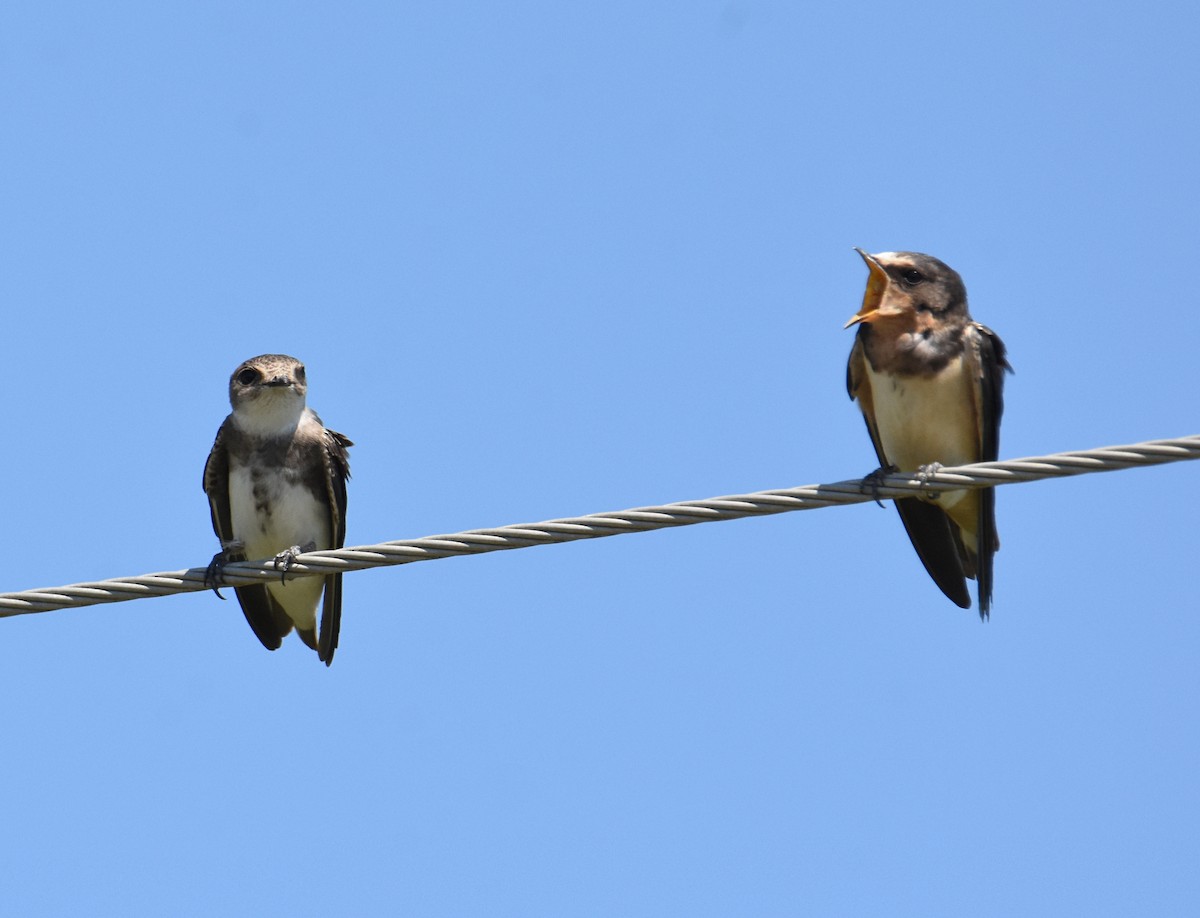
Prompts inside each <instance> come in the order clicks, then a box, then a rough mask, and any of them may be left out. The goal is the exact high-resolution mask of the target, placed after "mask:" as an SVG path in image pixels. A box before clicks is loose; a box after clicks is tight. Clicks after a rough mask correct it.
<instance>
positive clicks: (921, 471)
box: [916, 462, 945, 500]
mask: <svg viewBox="0 0 1200 918" xmlns="http://www.w3.org/2000/svg"><path fill="white" fill-rule="evenodd" d="M944 468H945V466H944V465H942V464H941V463H940V462H930V463H927V464H925V465H921V466H918V467H917V474H916V479H917V481H919V482H921V487H922V488H924V487H926V486H927V485H928V484H929V479H930V478H932V477H933V476H934V475H936V474H937V473H938V472H940V471H941V470H942V469H944ZM941 496H942V495H941V493H940V492H937V491H934V492H933V493H931V494H930V495H929V497H928V499H929V500H937V499H938V498H939V497H941Z"/></svg>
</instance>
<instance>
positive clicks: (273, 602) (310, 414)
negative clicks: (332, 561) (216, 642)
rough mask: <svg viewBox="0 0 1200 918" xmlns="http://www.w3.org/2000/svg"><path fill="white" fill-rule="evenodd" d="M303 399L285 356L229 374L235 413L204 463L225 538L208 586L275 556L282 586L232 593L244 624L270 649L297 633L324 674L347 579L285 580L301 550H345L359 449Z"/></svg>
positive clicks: (301, 380)
mask: <svg viewBox="0 0 1200 918" xmlns="http://www.w3.org/2000/svg"><path fill="white" fill-rule="evenodd" d="M307 392H308V384H307V382H306V381H305V376H304V364H302V363H301V362H300V361H299V360H297V359H296V358H294V357H288V356H286V355H284V354H263V355H262V356H260V357H251V358H250V359H249V360H247V361H246V362H245V363H243V364H242V365H241V366H239V367H238V368H237V369H236V370H234V371H233V376H231V377H230V379H229V402H230V404H231V405H232V406H233V413H232V414H230V415H229V416H228V417H227V418H225V422H224V423H223V424H222V425H221V429H220V430H218V431H217V439H216V442H215V443H213V448H212V452H210V453H209V454H208V462H206V463H205V465H204V493H205V494H207V495H208V504H209V509H210V511H211V512H212V524H213V530H214V531H215V532H216V534H217V538H219V539H220V540H221V550H220V551H219V552H217V554H216V555H214V556H213V560H212V563H211V564H210V565H209V567H208V573H207V576H206V578H205V581H206V583H207V584H208V585H209V586H211V587H212V588H213V589H214V590H216V589H217V588H218V587H220V586H222V585H223V583H224V577H223V571H224V567H225V565H226V564H228V563H230V562H233V561H245V560H247V559H250V560H257V559H261V558H273V559H274V561H275V567H276V568H277V569H278V570H280V571H281V572H282V573H281V575H280V578H279V582H278V583H276V582H275V581H274V580H272V581H271V582H269V583H264V584H255V585H253V586H240V587H235V588H234V592H236V593H237V598H238V602H239V603H240V604H241V607H242V612H243V613H244V614H245V616H246V621H247V622H249V623H250V627H251V628H252V629H253V630H254V633H255V634H256V635H257V636H258V639H259V640H260V641H262V644H263V646H264V647H266V648H267V649H268V650H277V649H278V648H279V645H280V644H281V643H282V641H283V638H284V637H285V636H286V635H287V633H288V632H289V631H291V630H292V628H293V627H294V628H295V629H296V633H297V634H299V635H300V639H301V640H302V641H304V643H305V644H307V645H308V646H309V647H311V648H312V649H313V650H315V651H316V652H317V657H318V658H319V659H320V660H321V661H322V662H323V663H324V664H325V665H326V666H328V665H329V664H330V663H332V662H333V652H334V651H335V650H336V649H337V645H338V631H339V629H340V626H341V618H342V575H341V574H328V575H326V576H325V577H301V578H299V579H295V580H292V581H291V582H287V581H286V579H285V578H286V576H287V571H288V569H289V568H290V567H291V565H292V563H293V562H294V561H295V558H296V555H298V554H300V553H301V552H303V551H320V550H325V549H330V548H341V547H342V546H343V545H345V544H346V479H347V478H349V477H350V458H349V455H348V454H347V452H346V450H347V447H350V446H353V445H354V444H353V443H351V442H350V440H349V439H347V438H346V437H344V436H342V435H341V434H340V433H335V432H334V431H332V430H328V429H327V428H326V427H325V426H324V425H323V424H322V423H321V419H320V418H319V417H317V415H316V412H314V411H313V410H312V409H311V408H307V407H305V395H306V394H307ZM322 590H323V591H324V594H325V596H324V605H323V606H322V609H321V623H320V633H319V634H318V632H317V601H318V600H319V599H320V598H321V593H322ZM217 595H218V596H220V595H221V594H220V593H219V592H218V593H217Z"/></svg>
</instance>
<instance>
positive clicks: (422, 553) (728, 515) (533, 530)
mask: <svg viewBox="0 0 1200 918" xmlns="http://www.w3.org/2000/svg"><path fill="white" fill-rule="evenodd" d="M1185 459H1200V435H1194V436H1190V437H1181V438H1179V439H1174V440H1149V441H1147V442H1145V443H1135V444H1133V445H1131V446H1109V447H1104V448H1101V449H1092V450H1082V451H1079V452H1068V453H1054V454H1052V455H1049V456H1031V457H1029V458H1025V459H1011V460H1007V461H1003V462H980V463H976V464H974V465H964V466H958V467H955V468H949V467H947V468H944V469H941V470H939V471H938V472H937V473H936V474H931V475H928V476H926V478H925V479H924V480H922V479H921V478H919V477H917V476H915V475H912V474H909V473H907V472H901V473H895V474H890V475H885V476H881V477H880V478H879V480H878V487H874V486H871V485H867V484H865V483H864V482H863V480H861V479H853V480H850V481H839V482H835V483H833V484H819V485H805V486H803V487H799V488H783V489H780V490H776V491H757V492H755V493H753V494H734V495H730V496H727V497H713V498H709V499H707V500H689V501H681V502H680V503H674V504H664V505H662V506H658V507H637V508H634V509H632V510H619V511H617V512H615V513H595V514H591V515H589V516H576V517H568V518H566V519H559V520H548V521H546V522H543V523H530V524H518V525H513V526H501V527H499V528H496V529H471V530H468V531H466V532H457V533H454V534H452V535H436V536H426V537H425V538H421V539H401V540H398V541H395V542H383V543H380V544H378V545H360V546H357V547H354V548H342V549H338V550H334V551H314V552H306V553H304V554H302V555H299V556H298V558H297V561H296V563H295V564H294V565H293V566H292V568H291V572H290V573H289V575H288V576H289V577H291V576H306V575H316V574H327V573H334V572H336V571H357V570H363V569H365V568H369V567H384V566H388V565H395V564H411V563H412V562H414V561H432V560H434V559H436V558H451V557H456V556H459V555H477V554H482V553H484V552H489V551H500V550H502V549H512V548H529V547H531V546H534V545H549V544H553V543H555V542H574V541H576V540H579V539H597V538H601V537H603V536H611V535H620V534H622V533H626V532H646V531H648V530H651V529H666V528H669V527H672V526H689V525H692V524H693V523H707V522H715V521H717V520H736V519H741V518H742V517H747V516H766V515H768V514H772V513H786V512H788V511H790V510H815V509H817V508H819V507H829V506H832V505H835V504H859V503H864V502H866V501H869V500H874V499H875V498H876V497H877V496H878V497H879V498H893V497H906V496H909V495H912V494H914V493H919V492H925V493H929V492H935V491H939V490H942V491H944V490H955V489H961V488H968V489H971V488H986V487H990V486H993V485H1003V484H1014V483H1017V482H1025V481H1039V480H1041V479H1044V478H1064V477H1067V476H1069V475H1084V474H1087V473H1089V472H1110V471H1117V470H1120V469H1128V468H1134V467H1137V466H1146V465H1161V464H1163V463H1167V462H1179V461H1182V460H1185ZM204 572H205V568H204V567H193V568H190V569H189V570H186V571H166V572H164V573H159V574H143V575H141V576H138V577H118V578H115V579H113V580H100V581H96V582H94V583H76V584H72V585H70V586H62V587H50V588H47V589H42V590H28V591H26V592H22V593H0V618H3V617H8V616H12V615H22V614H25V613H29V612H48V611H51V610H53V609H65V608H71V607H75V606H91V605H98V604H101V603H109V602H124V601H126V600H130V599H143V598H146V597H150V596H169V595H171V594H172V593H193V592H196V591H198V590H203V589H206V587H205V585H204ZM278 576H279V571H277V570H276V569H275V567H274V564H273V562H272V561H271V560H266V561H247V562H242V563H238V564H230V565H228V566H227V567H226V568H225V580H226V583H228V584H229V586H243V585H246V584H251V583H257V582H260V581H264V580H270V579H271V578H273V577H278Z"/></svg>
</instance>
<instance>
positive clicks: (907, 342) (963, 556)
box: [846, 249, 1012, 620]
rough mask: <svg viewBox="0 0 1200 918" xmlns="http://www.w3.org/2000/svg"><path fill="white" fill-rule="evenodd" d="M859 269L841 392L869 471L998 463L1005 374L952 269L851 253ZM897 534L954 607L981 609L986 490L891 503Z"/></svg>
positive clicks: (991, 507)
mask: <svg viewBox="0 0 1200 918" xmlns="http://www.w3.org/2000/svg"><path fill="white" fill-rule="evenodd" d="M855 251H857V252H858V254H859V255H861V256H862V258H863V261H865V262H866V263H867V269H868V271H869V274H868V276H867V290H866V294H865V295H864V296H863V303H862V308H861V309H860V310H859V311H858V312H857V313H855V314H854V316H853V317H852V318H851V319H850V321H849V322H847V323H846V327H847V328H849V327H850V326H852V325H857V326H858V333H857V335H856V337H855V339H854V347H853V349H852V350H851V351H850V363H849V366H848V367H847V369H846V387H847V389H848V391H849V393H850V397H851V398H852V399H856V400H857V401H858V405H859V408H861V409H862V413H863V417H864V419H865V420H866V422H867V430H868V431H870V434H871V441H872V442H873V443H874V444H875V454H876V455H877V456H878V457H879V463H880V466H881V468H880V469H879V472H877V473H874V474H875V475H878V474H880V473H886V472H889V471H901V472H915V473H917V474H918V475H919V476H920V477H927V476H929V475H931V474H933V473H935V472H936V471H937V470H938V469H939V468H941V467H942V466H943V465H966V464H969V463H973V462H987V461H992V460H995V459H996V458H998V454H999V449H1000V416H1001V414H1002V413H1003V410H1004V398H1003V392H1004V373H1005V371H1006V370H1011V369H1012V368H1011V367H1010V366H1009V365H1008V361H1007V360H1006V359H1005V348H1004V344H1003V342H1001V340H1000V338H999V336H997V335H996V333H995V332H993V331H992V330H991V329H990V328H988V327H986V326H984V325H980V324H979V323H978V322H975V321H973V320H972V319H971V314H970V313H969V312H968V311H967V291H966V287H965V286H964V285H963V281H962V278H961V277H959V275H958V273H957V272H956V271H954V270H952V269H951V268H949V267H948V266H946V265H945V264H943V263H942V262H940V261H938V260H937V259H936V258H933V257H932V256H929V255H922V254H920V253H918V252H881V253H880V254H878V255H870V254H868V253H867V252H864V251H863V250H862V249H856V250H855ZM895 503H896V509H897V510H898V511H899V512H900V519H901V520H902V521H903V522H904V528H905V529H906V530H907V531H908V537H909V539H910V540H911V541H912V544H913V547H914V548H915V549H916V550H917V555H918V556H919V557H920V558H921V561H922V563H923V564H924V565H925V570H927V571H928V572H929V576H930V577H932V578H933V580H934V582H935V583H936V584H937V585H938V586H939V587H940V588H941V590H942V592H943V593H945V594H946V596H947V597H949V598H950V599H951V600H952V601H953V602H955V603H956V604H957V605H959V606H961V607H962V608H964V609H968V608H970V606H971V594H970V592H969V591H968V589H967V579H968V578H970V579H973V580H978V593H979V615H980V617H981V618H982V619H985V620H986V619H987V617H988V615H989V614H990V612H991V602H992V568H993V556H994V554H995V552H996V551H997V549H999V547H1000V539H999V536H998V535H997V534H996V513H995V506H996V497H995V491H994V490H993V489H992V488H982V489H978V490H952V491H941V492H940V493H936V494H934V493H930V494H927V495H922V496H920V497H903V498H897V499H896V502H895Z"/></svg>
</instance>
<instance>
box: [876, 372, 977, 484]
mask: <svg viewBox="0 0 1200 918" xmlns="http://www.w3.org/2000/svg"><path fill="white" fill-rule="evenodd" d="M866 370H867V376H868V378H869V380H870V385H871V397H872V399H873V401H874V403H875V424H876V427H877V428H878V430H879V440H880V443H881V444H882V446H883V451H884V454H885V455H886V456H887V459H888V462H890V463H891V464H892V465H894V466H896V468H897V469H899V470H900V471H902V472H913V471H916V470H917V469H918V468H920V467H921V466H923V465H929V464H930V463H934V462H938V463H941V464H942V465H966V464H968V463H971V462H976V461H978V459H979V435H978V432H977V427H978V422H977V420H976V416H975V411H976V409H975V398H974V392H973V389H972V387H973V386H974V381H973V380H971V379H970V378H969V377H968V374H967V373H966V372H965V370H964V364H963V360H962V358H959V359H958V360H955V361H953V362H952V363H950V364H949V365H947V367H946V369H945V370H943V371H942V372H941V374H939V375H938V376H936V377H933V378H931V379H922V378H907V379H901V378H898V377H894V376H886V375H883V374H880V373H876V372H874V371H873V370H872V369H871V368H870V366H869V365H868V366H867V368H866ZM966 494H967V492H966V491H946V492H942V494H941V495H940V497H939V498H938V500H937V503H939V504H941V505H942V506H943V507H951V506H953V505H954V504H956V503H958V501H959V500H961V499H962V498H963V497H964V496H965V495H966Z"/></svg>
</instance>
